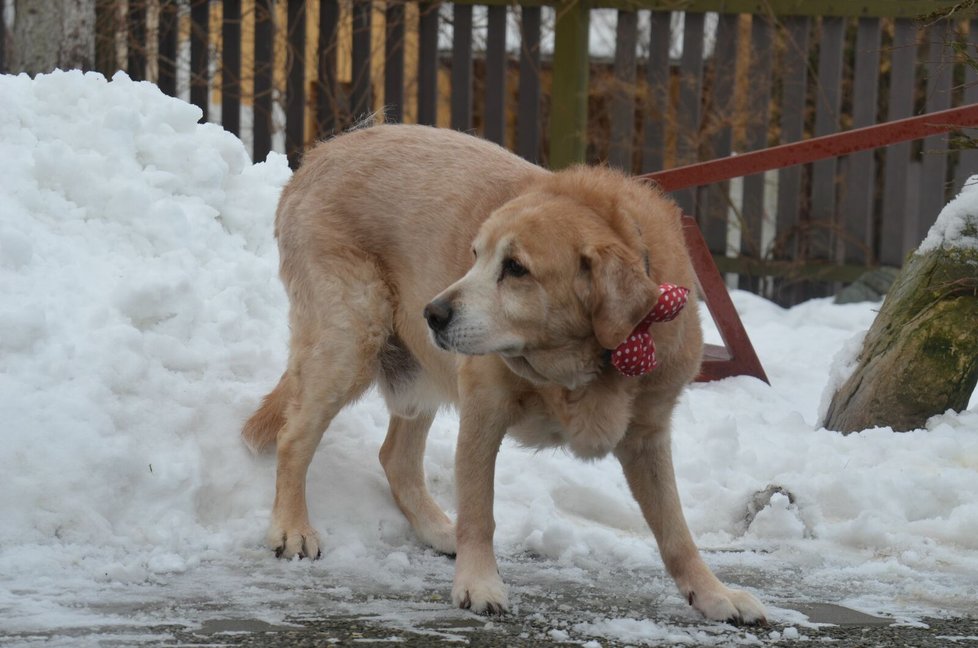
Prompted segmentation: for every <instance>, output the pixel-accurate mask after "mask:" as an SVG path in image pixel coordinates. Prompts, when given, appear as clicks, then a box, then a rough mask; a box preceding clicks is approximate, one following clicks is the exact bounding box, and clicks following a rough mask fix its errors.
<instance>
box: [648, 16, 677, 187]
mask: <svg viewBox="0 0 978 648" xmlns="http://www.w3.org/2000/svg"><path fill="white" fill-rule="evenodd" d="M671 18H672V14H671V13H670V12H668V11H653V12H652V15H651V18H650V20H651V37H650V39H649V62H648V67H647V69H646V75H647V78H648V83H649V91H648V98H647V102H648V103H647V105H646V111H645V113H646V115H647V116H646V119H645V123H644V124H643V127H644V129H645V136H644V138H643V146H642V173H650V172H652V171H658V170H660V169H662V168H663V165H664V161H665V147H666V137H665V128H666V119H667V116H668V110H669V42H670V39H671V37H672V34H671V25H670V21H671Z"/></svg>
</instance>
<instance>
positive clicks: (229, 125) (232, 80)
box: [221, 0, 241, 135]
mask: <svg viewBox="0 0 978 648" xmlns="http://www.w3.org/2000/svg"><path fill="white" fill-rule="evenodd" d="M223 7H224V15H223V16H222V23H221V125H222V126H224V129H225V130H227V131H229V132H232V133H234V134H235V135H240V134H241V0H224V3H223Z"/></svg>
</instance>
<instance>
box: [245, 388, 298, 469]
mask: <svg viewBox="0 0 978 648" xmlns="http://www.w3.org/2000/svg"><path fill="white" fill-rule="evenodd" d="M291 397H292V379H291V378H290V377H289V372H288V371H286V372H285V373H284V374H282V378H281V379H280V380H279V381H278V385H276V386H275V389H273V390H272V391H271V393H269V394H268V395H267V396H265V398H264V399H263V400H262V402H261V407H259V408H258V411H257V412H255V413H254V414H252V415H251V418H250V419H248V422H247V423H245V425H244V428H243V429H242V430H241V438H242V439H244V442H245V444H247V446H248V447H249V448H250V449H251V451H252V452H254V453H255V454H261V453H264V452H271V451H272V450H274V449H275V440H276V439H277V438H278V433H279V430H281V429H282V427H283V426H284V425H285V408H286V406H287V405H288V403H289V399H290V398H291Z"/></svg>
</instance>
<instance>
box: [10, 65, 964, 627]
mask: <svg viewBox="0 0 978 648" xmlns="http://www.w3.org/2000/svg"><path fill="white" fill-rule="evenodd" d="M197 119H198V111H197V109H196V108H195V107H193V106H190V105H188V104H185V103H182V102H180V101H178V100H175V99H170V98H167V97H165V96H164V95H162V94H161V93H160V92H158V91H157V90H156V88H155V87H154V86H152V85H150V84H146V83H133V82H131V81H130V80H129V79H128V78H126V77H125V76H124V75H120V76H117V77H116V78H115V79H114V80H113V81H112V82H107V81H106V80H104V79H103V78H102V77H100V76H98V75H94V74H93V75H82V74H81V73H77V72H72V73H55V74H53V75H48V76H42V77H39V78H38V79H37V80H35V81H32V80H30V79H29V78H27V77H25V76H20V77H12V76H2V77H0V643H2V642H3V637H4V633H17V636H19V637H20V638H21V639H20V640H21V641H25V642H26V641H27V639H25V637H26V636H27V635H26V634H24V633H53V634H54V635H55V636H58V635H59V634H61V633H70V632H72V629H73V628H80V627H87V628H92V627H113V626H120V625H121V626H126V625H132V624H141V625H154V624H162V623H176V624H180V623H183V624H188V625H194V624H199V623H201V622H202V621H205V620H206V619H208V618H229V617H235V618H252V619H261V620H264V621H267V622H270V623H277V622H281V621H282V620H283V619H284V618H285V616H286V615H287V614H298V615H302V614H310V615H313V614H320V613H322V610H323V607H324V606H333V607H339V608H342V610H344V611H346V612H348V613H349V614H353V615H356V614H378V613H381V612H383V614H384V615H385V616H384V618H385V619H387V621H386V622H388V623H390V624H392V625H398V626H402V627H403V626H412V625H417V624H419V623H421V622H422V621H424V620H430V618H431V617H432V615H435V616H438V615H441V616H442V617H458V616H464V615H465V614H466V613H463V612H460V611H455V610H452V609H451V608H450V605H449V603H448V602H446V599H447V598H448V593H449V590H450V583H451V574H452V563H451V562H450V561H449V560H447V559H445V558H444V557H442V556H438V555H436V554H434V553H433V552H431V551H430V550H427V549H425V548H423V547H422V546H420V545H419V544H418V543H417V542H416V541H415V539H414V538H413V536H412V534H411V531H410V529H409V527H408V524H407V522H406V521H405V520H404V519H403V518H402V516H401V514H400V513H399V512H398V511H397V509H396V507H395V505H394V503H393V502H392V501H391V498H390V496H389V494H388V491H387V486H386V481H385V479H384V477H383V473H382V471H381V469H380V466H379V463H378V461H377V453H378V450H379V448H380V444H381V442H382V440H383V436H384V432H385V429H386V413H385V410H384V406H383V403H382V401H381V399H380V398H379V396H378V395H377V394H375V393H371V394H369V395H368V396H366V397H365V398H364V399H363V400H362V401H361V402H360V403H358V404H357V405H355V406H353V407H351V408H349V409H348V410H346V411H345V412H343V413H342V414H341V415H340V416H339V418H338V419H337V420H336V421H335V422H334V424H333V426H332V427H331V428H330V430H329V431H328V432H327V434H326V437H325V439H324V442H323V444H322V445H321V447H320V449H319V453H318V454H317V456H316V459H315V461H314V463H313V465H312V468H311V471H310V478H309V492H310V500H311V501H310V506H311V511H310V513H311V517H312V520H313V522H314V524H316V525H317V526H318V527H319V529H320V531H322V532H324V545H325V546H324V549H323V551H324V556H323V559H322V560H320V561H317V562H314V563H310V562H309V561H295V562H291V563H288V562H281V561H277V560H275V558H274V557H272V555H271V554H270V553H269V552H268V551H267V550H265V549H264V548H263V547H262V538H263V535H264V530H265V525H266V522H267V520H268V516H269V510H270V505H271V500H272V494H273V481H274V462H273V461H272V460H271V459H268V458H257V459H256V458H254V457H252V456H251V455H249V454H248V452H247V451H246V450H245V448H244V446H243V445H242V444H241V443H240V442H239V439H238V430H239V428H240V426H241V423H242V422H243V420H244V419H245V418H246V417H247V416H248V415H249V414H250V413H251V411H252V409H253V408H254V407H255V406H256V405H257V402H258V400H259V399H260V397H261V396H262V395H263V394H264V393H265V392H266V391H268V390H269V389H270V388H271V387H272V386H273V385H274V383H275V381H276V379H277V378H278V375H279V372H280V371H281V369H282V367H283V363H284V358H285V354H286V334H287V327H286V319H285V314H286V306H287V305H286V298H285V295H284V293H283V291H282V288H281V286H280V284H279V281H278V278H277V252H276V249H275V246H274V241H273V238H272V218H273V211H274V207H275V203H276V200H277V196H278V193H279V191H280V189H281V187H282V185H283V184H284V183H285V181H286V180H287V179H288V177H289V170H288V168H287V165H286V162H285V159H284V157H282V156H279V155H275V154H273V155H272V156H270V158H269V160H268V161H266V162H264V163H260V164H256V165H252V164H251V163H250V161H249V159H248V156H247V154H246V152H245V149H244V147H243V146H242V145H241V143H240V142H239V141H238V140H236V139H235V138H234V137H233V136H231V135H229V134H227V133H225V132H224V131H223V130H221V128H220V127H218V126H215V125H212V124H204V125H198V124H197ZM733 298H734V302H735V304H736V306H737V308H738V310H739V311H740V313H741V315H742V317H743V319H744V322H745V324H746V326H747V329H748V331H749V333H750V335H751V337H752V339H753V341H754V343H755V346H756V347H757V350H758V353H759V355H760V357H761V360H762V362H763V364H764V366H765V368H766V370H767V373H768V375H769V377H770V379H771V386H768V385H765V384H763V383H760V382H758V381H756V380H753V379H749V378H734V379H728V380H725V381H722V382H717V383H712V384H697V385H694V386H692V387H691V388H690V389H689V391H688V392H687V394H686V396H685V397H684V399H683V400H682V403H681V405H680V407H679V408H678V412H677V415H676V418H675V425H674V428H675V434H674V438H675V441H674V446H675V457H676V468H677V472H678V478H679V485H680V490H681V494H682V497H683V501H684V504H685V509H686V513H687V516H688V519H689V523H690V526H691V528H692V530H693V532H694V534H695V536H696V537H697V540H698V542H699V545H700V546H701V547H702V548H703V549H704V550H705V551H706V552H707V561H708V562H709V563H711V564H712V565H714V566H715V567H716V568H717V570H718V572H719V573H720V574H721V575H722V576H725V578H726V579H727V580H728V581H732V582H738V581H739V582H740V583H741V584H744V585H746V586H747V587H748V588H749V589H751V590H752V591H753V592H754V593H755V594H756V595H757V596H758V597H759V598H761V599H762V600H763V601H764V602H765V603H766V605H768V606H769V609H770V614H771V617H772V618H773V619H775V620H780V621H782V622H787V623H793V624H803V623H804V618H803V617H802V616H801V615H800V614H798V613H796V612H793V611H790V610H788V609H786V608H787V606H788V604H790V603H797V602H805V601H826V602H833V603H839V604H843V605H848V606H850V607H854V608H857V609H860V610H863V611H867V612H872V613H881V614H886V615H891V616H895V617H897V618H901V619H906V620H910V621H912V620H914V619H916V618H919V617H920V616H922V615H935V614H937V615H939V614H961V613H975V612H976V611H978V610H976V603H975V602H976V601H978V499H976V497H978V406H976V404H975V401H974V399H973V400H972V405H971V408H970V409H969V410H967V411H965V412H961V413H947V414H944V415H942V416H937V417H935V418H933V419H932V420H931V421H930V422H929V423H928V425H927V428H926V429H922V430H917V431H914V432H909V433H905V434H898V433H893V432H892V431H891V430H888V429H875V430H867V431H864V432H861V433H858V434H852V435H849V436H842V435H840V434H836V433H834V432H830V431H827V430H824V429H822V428H821V427H820V426H819V408H820V406H821V405H820V404H821V402H822V401H823V392H825V390H826V387H827V385H829V384H830V383H832V381H833V378H832V376H833V371H834V370H833V357H834V356H835V355H836V354H837V353H841V354H842V356H845V354H846V353H848V354H851V353H852V352H853V350H854V349H855V348H857V346H858V338H859V336H860V335H861V333H862V332H863V331H864V330H865V329H866V328H867V327H868V326H869V324H870V323H871V322H872V320H873V317H874V314H875V312H874V309H875V308H877V306H876V305H874V304H859V305H847V306H837V305H833V304H832V303H831V302H829V301H827V300H815V301H812V302H808V303H805V304H802V305H800V306H797V307H795V308H792V309H789V310H784V309H782V308H779V307H777V306H775V305H773V304H771V303H770V302H767V301H765V300H763V299H761V298H758V297H755V296H753V295H750V294H748V293H743V292H735V293H734V294H733ZM843 359H844V358H843ZM837 364H839V365H840V366H841V365H842V364H844V363H842V362H840V363H837ZM836 373H837V372H836ZM456 425H457V419H456V416H455V415H454V414H453V413H452V412H445V413H443V414H442V415H441V416H440V417H439V418H438V419H437V420H436V422H435V425H434V427H433V429H432V433H431V436H430V441H429V449H428V454H427V462H426V468H427V471H428V477H429V481H430V483H431V488H432V491H433V493H434V495H435V497H436V499H438V500H439V501H440V502H441V503H442V504H443V505H444V507H445V508H446V509H447V510H448V511H449V512H450V513H451V512H453V510H454V501H453V480H452V457H453V451H454V443H455V431H456ZM769 486H777V487H780V488H781V489H783V490H784V491H786V492H790V493H791V496H792V498H791V500H789V498H788V497H787V496H786V495H784V494H783V493H781V492H778V493H775V494H774V495H773V496H772V497H771V499H770V502H769V503H768V504H767V506H764V507H763V508H762V509H761V510H760V511H759V512H757V513H756V515H755V516H753V517H752V519H751V521H750V522H749V523H748V517H747V511H748V507H749V504H750V503H751V501H752V499H753V496H754V494H755V493H757V492H758V491H763V490H765V489H767V488H768V487H769ZM762 503H763V502H762ZM496 518H497V533H496V543H497V550H498V553H499V555H500V557H501V562H502V569H503V572H504V573H503V575H504V577H505V578H506V579H507V580H508V581H509V582H510V583H511V584H512V585H513V592H512V598H513V601H514V602H515V604H516V608H517V611H516V613H517V614H535V613H539V614H543V615H544V617H545V618H546V619H550V618H553V619H554V621H553V626H554V631H555V632H557V633H564V634H561V635H559V636H565V635H567V633H571V635H570V636H573V637H578V638H585V639H587V638H591V639H597V640H601V639H602V638H620V639H623V640H627V641H630V642H634V643H641V642H643V641H649V642H651V641H685V642H687V643H696V642H698V641H701V640H704V639H703V637H704V636H714V635H713V634H710V633H715V632H718V630H716V628H715V627H714V628H713V629H711V630H710V631H709V633H707V635H703V633H702V631H690V630H687V629H683V628H680V627H670V626H669V625H668V622H667V621H668V619H669V618H680V619H686V620H687V621H695V619H696V617H695V615H694V613H693V612H691V611H690V610H688V608H687V607H686V606H685V602H684V601H682V600H681V599H680V597H679V596H678V594H676V592H675V590H674V587H673V585H672V583H671V581H670V580H669V579H668V577H666V576H665V574H664V572H663V569H662V565H661V561H660V559H659V557H658V552H657V551H656V549H655V546H654V542H653V540H652V538H651V534H650V533H649V532H648V530H647V529H646V527H645V523H644V522H643V520H642V517H641V515H640V513H639V511H638V508H637V506H636V505H635V504H634V502H633V500H632V498H631V496H630V495H629V493H628V489H627V486H626V484H625V482H624V479H623V478H622V475H621V472H620V469H619V468H618V466H617V464H615V462H614V461H613V460H602V461H596V462H593V463H582V462H580V461H577V460H574V459H572V458H570V457H569V456H567V455H565V454H563V453H562V452H559V451H558V452H540V453H532V452H528V451H526V450H523V449H520V448H518V447H515V446H513V445H508V444H507V445H505V446H504V448H503V450H502V453H501V456H500V460H499V466H498V470H497V494H496ZM547 582H557V583H565V584H566V583H569V584H572V585H573V584H579V585H581V586H582V587H583V586H586V587H588V588H591V589H592V590H593V589H595V588H596V589H597V590H598V591H602V590H605V591H608V592H612V593H613V592H622V591H626V592H634V593H636V597H637V600H644V601H647V602H649V604H648V605H645V606H644V607H641V606H640V607H641V609H629V610H625V609H622V610H620V611H619V612H618V613H611V614H609V613H607V612H604V613H602V614H601V615H595V616H594V617H593V618H590V619H585V620H583V621H579V622H578V623H576V625H574V626H573V627H564V628H561V627H560V621H559V619H560V618H561V613H560V612H559V611H558V610H556V609H547V606H546V605H540V608H541V609H537V607H536V606H537V605H538V603H539V602H538V601H537V602H536V603H534V606H533V607H531V606H530V605H529V604H528V603H525V602H524V603H521V601H529V600H531V599H532V598H533V594H534V592H535V591H536V589H535V587H536V584H539V583H547ZM633 598H634V597H633ZM533 600H534V601H536V599H533ZM547 615H553V616H552V617H548V616H547ZM703 627H706V625H704V626H703ZM696 632H699V633H700V634H696ZM796 634H797V633H796ZM7 636H8V638H9V637H10V636H11V635H7ZM65 636H67V635H65ZM555 636H557V635H555ZM131 639H132V642H133V643H136V642H137V640H138V637H133V638H131ZM77 641H78V637H77V636H76V637H75V638H74V639H65V640H64V643H65V644H71V645H76V644H77ZM93 641H94V640H93Z"/></svg>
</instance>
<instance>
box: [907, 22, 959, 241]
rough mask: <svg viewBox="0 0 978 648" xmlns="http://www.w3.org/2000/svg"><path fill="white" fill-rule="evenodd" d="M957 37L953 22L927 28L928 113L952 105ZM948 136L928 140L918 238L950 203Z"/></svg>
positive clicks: (925, 232) (925, 147)
mask: <svg viewBox="0 0 978 648" xmlns="http://www.w3.org/2000/svg"><path fill="white" fill-rule="evenodd" d="M953 39H954V25H953V23H951V22H949V21H940V22H938V23H934V24H933V25H931V26H930V28H929V29H928V30H927V40H928V43H929V44H928V47H927V63H926V68H925V69H926V74H927V99H926V101H925V110H926V112H929V113H930V112H935V111H938V110H946V109H947V108H950V106H951V83H952V77H953V74H952V73H953V67H954V63H953V61H954V59H953V54H951V53H950V49H949V48H948V47H947V43H948V42H950V41H951V40H953ZM947 151H948V147H947V136H946V135H933V136H931V137H928V138H926V139H925V140H924V143H923V154H922V156H921V164H922V167H921V169H920V174H921V175H920V182H921V186H920V208H919V209H918V211H917V226H916V237H915V238H916V241H915V242H914V247H916V245H917V244H919V243H920V242H921V241H923V240H924V237H926V236H927V232H928V230H930V227H931V225H933V224H934V221H935V220H936V219H937V215H938V214H939V213H940V211H941V209H942V208H943V207H944V204H945V203H946V202H947V199H948V196H947V193H948V183H947V155H948V153H947Z"/></svg>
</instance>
